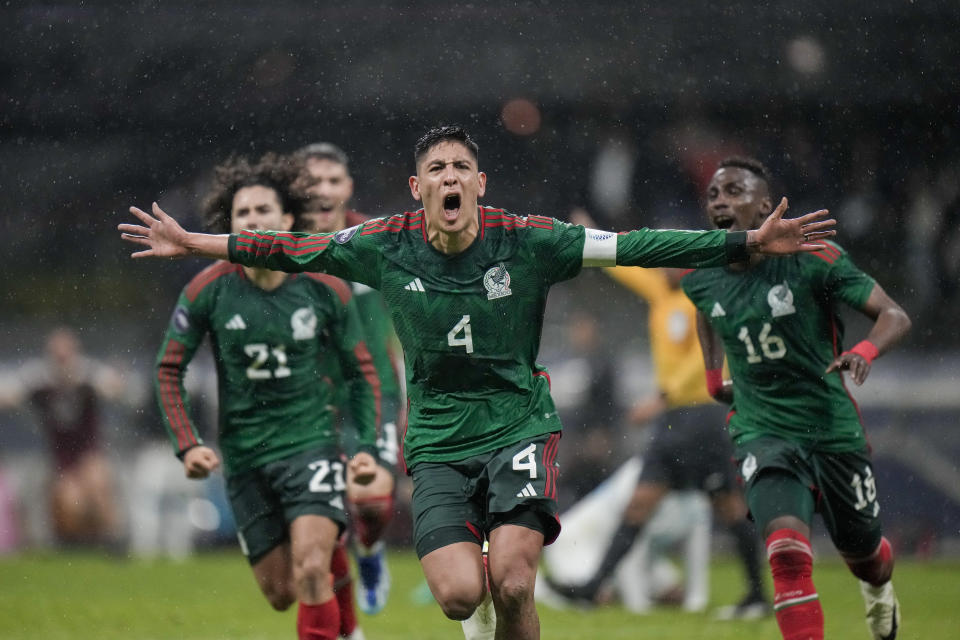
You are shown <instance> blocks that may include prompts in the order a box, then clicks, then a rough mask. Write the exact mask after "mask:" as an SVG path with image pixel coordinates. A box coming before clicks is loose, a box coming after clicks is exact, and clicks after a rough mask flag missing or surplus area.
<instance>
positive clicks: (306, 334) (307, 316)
mask: <svg viewBox="0 0 960 640" xmlns="http://www.w3.org/2000/svg"><path fill="white" fill-rule="evenodd" d="M290 327H291V328H292V329H293V339H294V340H313V339H314V338H316V337H317V316H316V314H315V313H314V312H313V308H312V307H300V308H299V309H297V310H296V311H294V312H293V315H291V316H290Z"/></svg>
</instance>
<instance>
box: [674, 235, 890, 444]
mask: <svg viewBox="0 0 960 640" xmlns="http://www.w3.org/2000/svg"><path fill="white" fill-rule="evenodd" d="M826 244H827V246H826V248H824V249H822V250H820V251H817V252H814V253H809V254H796V255H792V256H786V257H777V258H767V259H765V260H763V261H761V262H760V263H759V264H756V265H754V266H752V267H751V268H749V269H747V270H743V271H737V270H733V269H730V268H726V267H721V268H715V269H698V270H696V271H693V272H691V273H688V274H687V275H686V276H684V278H683V290H684V292H685V293H686V294H687V296H688V297H689V298H690V299H691V300H692V301H693V303H694V305H696V307H697V310H698V311H699V312H700V313H702V314H703V315H704V316H705V317H706V319H707V321H708V322H709V324H710V326H711V327H712V328H713V330H714V331H715V332H716V333H717V335H719V336H720V338H721V339H722V341H723V348H724V351H725V353H726V357H727V364H728V366H729V367H730V373H731V375H732V377H733V398H734V399H733V412H732V414H731V417H730V422H729V427H730V433H731V436H732V437H733V439H734V442H736V443H738V444H742V443H744V442H747V441H749V440H752V439H754V438H757V437H760V436H762V435H775V436H779V437H783V438H786V439H789V440H793V441H795V442H800V443H802V444H806V445H810V446H813V447H815V448H817V449H819V450H823V451H851V450H858V449H861V448H862V447H863V446H864V445H865V441H864V435H863V427H862V424H861V422H860V415H859V411H858V409H857V406H856V404H855V403H854V401H853V399H852V398H851V397H850V395H849V393H848V392H847V390H846V387H845V386H844V382H843V377H842V375H841V374H840V373H836V372H834V373H830V374H827V373H825V371H826V369H827V367H828V366H829V365H830V363H831V362H832V361H833V359H834V358H835V357H836V356H837V355H838V354H839V353H840V352H841V351H842V350H843V347H842V342H843V326H842V323H841V321H840V317H839V313H838V311H839V306H838V305H839V303H845V304H847V305H849V306H851V307H853V308H855V309H858V310H859V309H861V308H863V305H864V304H865V303H866V301H867V298H868V297H869V296H870V292H871V291H872V290H873V287H874V284H875V283H874V280H873V279H872V278H871V277H870V276H868V275H867V274H865V273H864V272H862V271H860V270H859V269H858V268H857V267H856V266H854V264H853V263H852V262H851V261H850V259H849V257H848V256H847V254H846V252H845V251H843V249H841V248H840V247H839V246H837V245H836V244H834V243H829V242H828V243H826Z"/></svg>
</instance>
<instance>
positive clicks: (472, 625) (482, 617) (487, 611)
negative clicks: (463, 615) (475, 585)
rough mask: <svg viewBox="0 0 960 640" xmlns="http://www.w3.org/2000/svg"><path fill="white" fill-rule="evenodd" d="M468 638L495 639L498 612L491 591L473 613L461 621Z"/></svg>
mask: <svg viewBox="0 0 960 640" xmlns="http://www.w3.org/2000/svg"><path fill="white" fill-rule="evenodd" d="M460 625H461V626H462V627H463V637H464V638H466V640H493V636H494V635H495V634H496V633H497V612H496V611H495V610H494V608H493V599H492V598H491V597H490V592H489V591H488V592H487V595H486V596H485V597H484V598H483V602H481V603H480V606H479V607H477V609H476V610H475V611H474V612H473V615H472V616H470V617H469V618H467V619H466V620H464V621H463V622H461V623H460Z"/></svg>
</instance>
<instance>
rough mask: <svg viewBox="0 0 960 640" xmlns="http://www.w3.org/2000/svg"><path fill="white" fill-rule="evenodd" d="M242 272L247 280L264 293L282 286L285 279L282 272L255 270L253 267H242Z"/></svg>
mask: <svg viewBox="0 0 960 640" xmlns="http://www.w3.org/2000/svg"><path fill="white" fill-rule="evenodd" d="M243 272H244V273H245V274H246V276H247V279H248V280H250V282H252V283H253V284H255V285H256V286H258V287H260V288H261V289H263V290H264V291H273V290H274V289H276V288H277V287H279V286H280V285H282V284H283V281H284V280H286V279H287V274H286V273H284V272H283V271H271V270H270V269H255V268H253V267H244V268H243Z"/></svg>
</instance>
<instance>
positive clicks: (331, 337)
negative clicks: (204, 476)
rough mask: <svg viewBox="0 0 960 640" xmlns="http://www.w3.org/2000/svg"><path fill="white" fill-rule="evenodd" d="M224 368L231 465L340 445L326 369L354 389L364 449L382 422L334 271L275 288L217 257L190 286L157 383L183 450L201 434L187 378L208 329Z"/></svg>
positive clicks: (223, 435)
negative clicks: (340, 375) (192, 410)
mask: <svg viewBox="0 0 960 640" xmlns="http://www.w3.org/2000/svg"><path fill="white" fill-rule="evenodd" d="M208 334H209V336H210V342H211V346H212V348H213V355H214V361H215V363H216V367H217V382H218V398H219V425H218V437H219V445H220V449H221V451H222V453H223V458H224V465H225V468H226V470H227V471H228V472H230V473H233V472H240V471H246V470H249V469H253V468H256V467H259V466H261V465H263V464H266V463H268V462H272V461H275V460H279V459H281V458H285V457H288V456H290V455H293V454H295V453H298V452H300V451H303V450H305V449H308V448H313V447H327V446H330V447H337V448H339V446H340V436H339V433H338V432H337V430H336V428H335V423H334V421H333V414H332V409H331V405H332V404H333V398H334V389H333V387H332V381H331V380H330V379H329V377H327V378H326V379H324V376H325V373H326V372H327V371H328V370H329V369H330V368H331V361H336V363H337V366H338V367H339V368H340V369H341V370H342V371H343V372H344V380H345V384H346V385H348V386H349V389H350V391H349V394H348V396H349V412H350V415H351V417H352V419H353V421H354V423H355V424H356V427H357V431H358V437H359V441H360V443H361V445H362V448H363V449H364V450H367V451H369V452H371V453H373V452H374V451H375V449H374V447H373V444H374V440H375V437H376V428H377V425H378V424H379V411H380V406H379V382H378V380H377V376H376V372H375V371H374V368H373V364H372V361H371V358H370V354H369V352H368V351H367V347H366V345H365V344H364V342H363V339H362V326H361V324H360V320H359V318H358V316H357V311H356V309H355V307H354V303H353V297H352V295H351V293H350V288H349V285H347V283H345V282H343V281H342V280H339V279H337V278H334V277H332V276H328V275H325V274H296V275H292V276H288V277H287V278H286V279H285V280H284V281H283V283H282V284H281V285H280V286H279V287H277V288H276V289H273V290H270V291H267V290H264V289H262V288H261V287H259V286H257V285H256V284H254V283H252V282H251V281H250V280H249V279H248V278H247V276H246V274H245V273H244V271H243V268H242V267H240V266H239V265H236V264H231V263H228V262H217V263H214V264H213V265H211V266H210V267H208V268H206V269H204V270H203V271H201V272H200V273H199V274H198V275H197V276H195V277H194V278H193V279H192V280H191V281H190V283H189V284H187V286H186V287H185V288H184V289H183V291H182V293H181V294H180V298H179V300H178V302H177V306H176V309H175V310H174V312H173V316H172V318H171V320H170V324H169V326H168V328H167V332H166V335H165V337H164V340H163V344H162V345H161V347H160V351H159V353H158V355H157V364H156V378H155V380H154V382H155V388H156V395H157V400H158V402H159V404H160V412H161V415H162V418H163V423H164V425H165V426H166V428H167V431H168V434H169V436H170V439H171V442H172V443H173V446H174V449H175V450H176V451H177V453H178V454H182V453H183V452H184V451H186V450H187V449H189V448H190V447H192V446H195V445H198V444H201V442H202V440H201V438H200V436H199V434H198V432H197V429H196V426H195V425H194V423H193V421H192V420H191V419H190V410H189V398H188V397H187V393H186V390H185V388H184V384H183V379H184V374H185V372H186V369H187V365H188V364H189V363H190V360H191V359H192V358H193V355H194V353H195V352H196V350H197V348H198V347H199V346H200V343H201V342H202V340H203V338H204V336H205V335H208Z"/></svg>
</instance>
